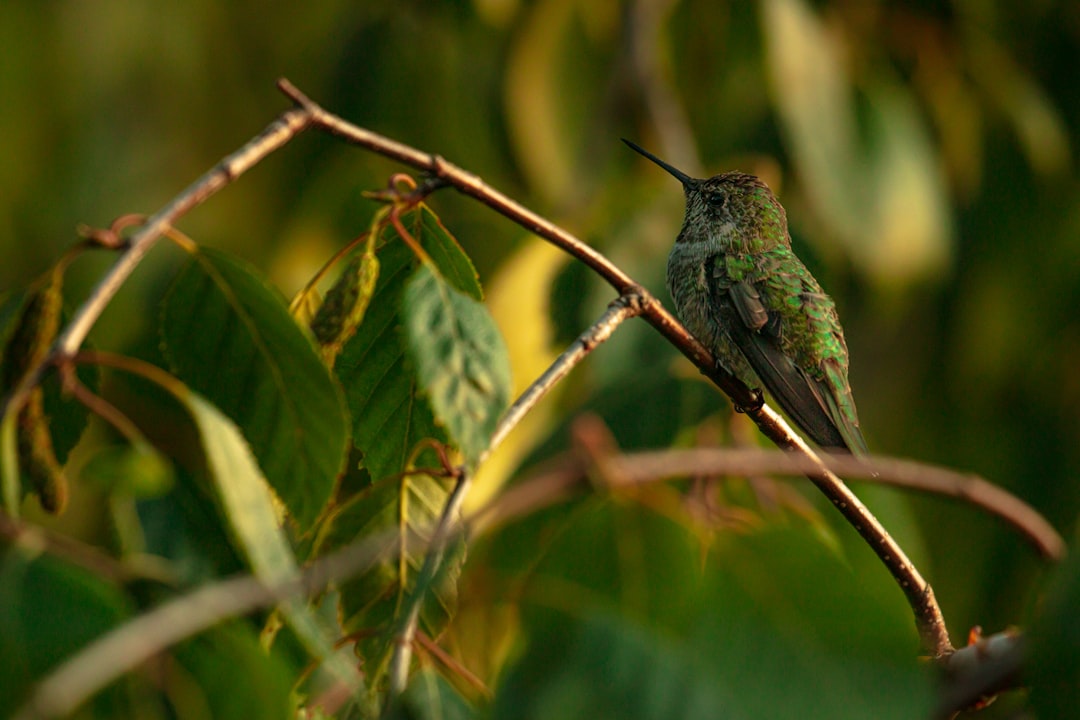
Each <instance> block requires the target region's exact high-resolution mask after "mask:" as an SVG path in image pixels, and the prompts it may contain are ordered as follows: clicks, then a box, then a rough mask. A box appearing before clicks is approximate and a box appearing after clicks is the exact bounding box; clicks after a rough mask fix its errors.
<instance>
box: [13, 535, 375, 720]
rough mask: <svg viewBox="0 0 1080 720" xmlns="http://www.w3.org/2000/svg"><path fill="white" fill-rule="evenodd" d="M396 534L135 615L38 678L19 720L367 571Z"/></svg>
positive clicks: (69, 703) (75, 702) (70, 705)
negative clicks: (221, 626)
mask: <svg viewBox="0 0 1080 720" xmlns="http://www.w3.org/2000/svg"><path fill="white" fill-rule="evenodd" d="M395 540H396V533H394V532H383V533H380V534H378V535H375V536H368V537H365V538H363V539H362V540H358V541H356V542H354V543H352V544H350V545H347V546H345V547H344V548H342V549H341V550H339V551H337V552H335V553H333V554H331V555H327V556H326V557H324V558H322V559H320V560H318V561H316V562H315V563H313V564H312V565H310V566H309V567H308V568H306V569H305V570H304V571H303V572H302V573H301V574H300V575H299V577H297V578H295V579H291V580H289V581H286V582H282V583H279V584H275V585H267V584H266V583H264V582H263V581H261V580H260V579H259V578H257V577H255V576H253V575H241V576H237V577H233V578H228V579H226V580H221V581H219V582H215V583H211V584H208V585H204V586H202V587H200V588H198V589H196V590H193V591H191V592H189V593H188V594H186V595H181V596H180V597H177V598H175V599H173V600H169V601H167V602H165V603H162V604H161V605H159V606H157V607H155V608H154V609H152V610H149V611H147V612H144V613H142V614H141V615H138V616H136V617H134V618H132V619H131V620H129V621H128V622H126V623H124V624H123V625H121V626H119V627H117V628H115V629H114V630H111V631H109V632H107V633H105V634H104V635H102V636H101V637H99V638H97V639H96V640H94V641H93V642H91V643H90V644H89V645H87V646H86V647H84V648H83V649H82V650H80V651H79V652H78V653H76V654H75V655H73V656H71V657H70V658H68V659H67V660H65V661H64V662H63V663H62V664H60V665H59V666H57V667H56V668H54V669H53V670H52V671H51V672H50V673H49V675H48V676H46V677H45V678H44V679H42V680H41V681H40V682H39V683H38V684H37V686H36V687H35V689H34V691H33V693H32V694H31V696H30V698H29V699H28V700H27V702H26V703H25V704H24V705H23V707H22V708H21V709H20V711H19V712H18V713H17V714H16V715H15V716H14V717H15V718H16V719H17V720H31V719H32V718H48V717H59V716H66V715H70V714H71V713H73V712H74V711H75V710H76V709H78V707H79V706H80V705H81V704H82V703H84V702H85V701H86V700H88V699H89V698H90V697H91V696H93V695H94V694H96V693H97V692H99V691H100V690H101V689H102V688H104V687H106V686H107V685H108V684H109V683H111V682H113V681H115V680H116V679H117V678H119V677H120V676H121V675H123V674H125V673H127V672H129V671H131V670H133V669H134V668H136V667H137V666H138V665H140V664H141V663H144V662H146V661H147V660H149V659H150V658H152V657H154V656H155V655H157V654H159V653H161V652H164V651H165V650H167V649H168V648H169V647H171V646H173V645H175V644H177V643H179V642H182V641H183V640H185V639H187V638H189V637H191V636H193V635H197V634H198V633H200V632H203V631H204V630H208V629H210V628H212V627H213V626H215V625H217V624H218V623H221V622H223V621H225V620H227V619H229V618H233V617H239V616H242V615H246V614H248V613H250V612H253V611H255V610H259V609H261V608H268V607H272V606H274V605H276V604H278V603H279V602H282V601H284V600H287V599H289V598H292V597H296V596H299V595H303V594H310V593H314V592H317V591H319V590H322V589H323V588H325V587H326V586H327V585H329V584H330V583H331V582H334V581H336V580H341V579H345V578H349V577H352V576H354V575H356V574H358V573H361V572H363V571H365V570H367V569H369V568H371V567H372V566H373V565H374V564H375V563H376V562H378V561H379V560H380V559H381V558H383V557H385V556H386V554H387V553H388V552H394V551H395Z"/></svg>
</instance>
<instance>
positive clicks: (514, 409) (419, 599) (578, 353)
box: [388, 288, 641, 702]
mask: <svg viewBox="0 0 1080 720" xmlns="http://www.w3.org/2000/svg"><path fill="white" fill-rule="evenodd" d="M640 312H641V303H640V296H639V295H638V293H637V292H636V288H635V289H633V290H631V292H629V293H627V294H625V295H621V296H619V297H618V298H616V299H615V300H614V301H613V302H612V303H611V304H610V305H609V306H608V309H607V310H606V311H605V312H604V314H603V315H602V316H601V317H600V319H599V320H597V321H596V322H595V323H593V324H592V325H591V326H590V327H589V328H588V329H587V330H586V331H585V332H583V333H582V334H581V335H579V336H578V338H577V340H575V341H574V342H573V343H572V344H571V345H570V347H568V348H567V349H566V350H565V351H564V352H563V353H562V354H561V355H560V356H559V357H558V358H556V359H555V362H553V363H552V364H551V366H550V367H549V368H548V369H547V370H545V371H544V373H543V374H542V375H541V376H540V377H539V378H537V379H536V380H535V381H534V382H533V383H532V384H531V385H529V387H528V388H526V390H525V392H523V393H522V394H521V396H520V397H519V398H518V399H517V400H516V401H515V402H514V404H513V405H511V406H510V408H509V409H507V411H506V412H505V413H503V416H502V418H501V419H500V421H499V424H498V426H497V427H496V429H495V432H494V433H493V434H492V436H491V440H490V442H489V443H488V448H487V450H486V451H485V452H484V453H483V454H482V455H481V457H480V460H479V461H478V462H483V459H484V458H486V457H487V456H488V455H489V454H490V453H491V452H492V451H493V450H494V449H495V448H496V447H497V446H498V445H499V444H500V443H501V442H502V441H503V440H504V439H505V438H506V436H507V435H508V434H510V431H511V430H513V429H514V427H516V426H517V424H518V423H519V422H521V419H522V418H523V417H525V415H526V414H527V413H528V412H529V410H531V409H532V408H533V407H534V406H535V405H536V403H538V402H540V400H541V399H543V397H544V396H545V395H546V394H547V393H548V391H550V390H551V388H553V387H554V386H555V384H556V383H557V382H558V381H559V380H560V379H562V378H563V377H565V376H566V375H567V374H568V373H569V372H570V371H571V370H572V369H573V368H574V367H576V366H577V365H578V364H580V363H581V361H582V360H584V359H585V358H586V357H587V356H588V354H589V353H591V352H592V351H593V350H594V349H595V348H596V347H597V346H598V345H600V344H601V343H603V342H604V341H605V340H607V339H608V338H609V337H611V334H612V333H613V332H615V328H617V327H618V326H619V325H620V324H622V323H623V321H625V320H626V319H628V318H631V317H634V316H635V315H637V314H639V313H640ZM469 484H470V477H469V474H468V472H467V471H465V470H462V473H461V477H460V479H459V480H458V484H457V486H456V487H455V488H454V491H453V493H451V495H450V497H449V498H448V499H447V501H446V505H445V506H444V507H443V511H442V514H441V515H440V517H439V522H438V525H437V526H436V528H435V532H434V533H433V534H432V538H431V548H432V551H431V552H430V553H429V554H428V556H427V557H426V558H425V559H424V565H423V567H422V568H421V570H420V574H419V575H418V576H417V580H416V585H415V590H414V591H413V594H412V595H411V596H410V598H409V601H408V605H407V606H406V608H405V612H404V613H402V616H401V617H402V621H401V623H400V624H399V630H398V632H397V633H396V634H395V646H394V655H393V657H392V658H391V660H390V695H391V698H392V697H393V696H396V695H400V694H401V693H402V692H404V691H405V686H406V684H407V682H408V670H409V662H410V660H411V658H412V644H413V640H414V638H415V637H416V633H417V626H418V624H419V620H420V608H421V606H422V605H423V601H424V594H425V593H426V592H427V587H428V585H430V584H431V581H432V580H433V579H434V577H435V575H436V573H437V572H438V571H439V567H440V566H441V564H442V561H443V557H444V555H445V546H446V545H447V544H448V543H449V542H450V540H451V538H453V537H455V536H456V535H457V534H458V533H460V532H461V530H460V528H461V526H462V523H461V522H460V520H459V519H458V515H459V513H460V510H461V504H462V502H464V499H465V495H466V493H467V492H468V489H469ZM389 701H390V700H389V699H388V702H389Z"/></svg>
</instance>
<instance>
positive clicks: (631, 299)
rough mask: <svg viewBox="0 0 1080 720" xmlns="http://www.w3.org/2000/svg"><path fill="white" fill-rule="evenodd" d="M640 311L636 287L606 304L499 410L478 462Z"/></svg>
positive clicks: (640, 295)
mask: <svg viewBox="0 0 1080 720" xmlns="http://www.w3.org/2000/svg"><path fill="white" fill-rule="evenodd" d="M641 312H642V294H641V292H640V288H636V287H635V288H633V289H631V290H630V291H629V292H627V293H625V294H623V295H620V296H619V297H618V298H616V299H615V300H614V301H612V303H611V304H610V305H608V308H607V310H606V311H605V312H604V314H603V315H602V316H601V317H600V319H599V320H597V321H596V322H595V323H593V324H592V325H591V326H590V327H589V328H588V329H586V330H585V332H583V333H581V335H579V336H578V338H577V339H576V340H575V341H574V342H573V343H571V345H570V347H568V348H567V349H566V350H564V351H563V353H562V354H561V355H559V357H557V358H556V359H555V362H553V363H552V364H551V366H550V367H549V368H548V369H547V370H545V371H544V373H543V374H542V375H541V376H540V377H538V378H537V379H536V380H535V381H534V382H533V383H532V384H531V385H529V387H528V388H527V389H526V390H525V392H523V393H522V394H521V397H519V398H518V399H517V400H515V401H514V404H513V405H511V406H510V408H509V409H508V410H507V411H506V412H505V413H503V416H502V419H501V420H500V421H499V425H498V426H497V427H496V428H495V432H494V434H493V435H492V436H491V442H490V444H489V445H488V449H487V451H486V452H485V453H484V455H482V456H481V461H483V459H484V458H486V457H487V456H488V455H489V454H490V453H491V452H492V451H494V450H495V448H497V447H498V446H499V445H500V444H501V443H502V441H503V440H504V439H506V436H507V435H509V434H510V431H511V430H513V429H514V428H515V427H516V426H517V424H518V423H519V422H521V419H522V418H524V417H525V415H527V414H528V412H529V411H530V410H532V409H533V407H535V406H536V404H537V403H538V402H540V401H541V400H542V399H543V398H544V396H545V395H547V393H548V391H550V390H551V388H553V387H554V386H555V384H556V383H557V382H559V381H560V380H562V379H563V378H564V377H566V376H567V375H568V374H569V373H570V371H571V370H573V369H574V368H575V367H577V365H578V364H580V363H581V361H582V360H584V359H585V357H586V356H587V355H588V354H589V353H591V352H592V351H593V350H595V349H596V347H597V346H598V345H600V344H601V343H603V342H604V341H606V340H607V339H608V338H610V337H611V334H612V333H613V332H615V328H617V327H618V326H619V325H621V324H622V323H623V322H624V321H626V320H628V319H630V318H632V317H635V316H636V315H639V314H640V313H641Z"/></svg>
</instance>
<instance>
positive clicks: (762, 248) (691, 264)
mask: <svg viewBox="0 0 1080 720" xmlns="http://www.w3.org/2000/svg"><path fill="white" fill-rule="evenodd" d="M623 142H625V143H626V144H627V145H629V146H630V147H631V148H632V149H633V150H635V151H636V152H638V153H640V154H642V155H644V156H645V157H647V158H648V159H649V160H651V161H653V162H654V163H656V164H657V165H659V166H660V167H662V168H663V169H664V170H666V171H667V172H668V173H670V174H671V175H673V176H674V177H675V179H677V180H678V181H679V182H681V183H682V186H683V192H684V193H685V195H686V215H685V217H684V218H683V224H682V229H681V230H679V235H678V237H677V238H675V245H674V247H672V248H671V253H670V254H669V255H668V262H667V287H668V291H669V292H670V293H671V297H672V299H673V300H674V301H675V314H676V315H677V316H678V318H679V320H680V321H681V322H682V324H683V325H684V326H686V329H687V330H689V331H690V333H691V334H692V335H693V336H694V337H696V338H697V339H698V340H699V341H700V342H701V344H702V345H704V346H705V347H706V348H708V349H709V351H710V352H711V353H712V354H713V356H714V357H715V358H716V360H717V362H718V363H720V365H722V366H723V367H724V368H725V369H726V370H728V371H729V372H730V373H732V374H733V375H734V376H735V377H737V378H739V379H740V380H741V381H742V382H743V383H745V384H746V385H747V386H749V387H751V388H762V387H764V389H765V390H767V391H768V392H769V394H771V395H772V396H773V397H774V398H775V399H776V402H777V403H779V405H780V407H781V408H783V410H784V412H785V413H787V415H788V416H789V417H790V418H791V419H792V420H793V421H794V422H795V424H796V425H798V426H799V427H800V428H801V429H802V430H803V432H805V433H806V434H807V435H808V436H809V437H810V438H811V439H812V440H813V441H814V442H816V443H817V444H818V445H819V446H821V447H822V448H823V449H826V450H832V451H840V452H850V453H855V454H865V453H866V452H867V449H866V441H865V440H864V439H863V436H862V431H861V430H860V429H859V417H858V414H857V412H856V410H855V400H854V398H853V397H852V395H851V385H850V384H849V383H848V349H847V343H846V342H844V331H843V329H842V328H841V327H840V318H839V316H838V314H837V312H836V304H835V303H834V302H833V301H832V298H830V297H829V296H828V295H826V294H825V292H824V291H823V290H822V289H821V285H820V284H818V281H817V280H816V279H815V278H814V276H813V275H811V274H810V271H809V270H807V269H806V266H805V265H803V263H802V261H801V260H799V258H798V257H796V255H795V253H794V252H793V251H792V249H791V235H790V234H789V233H788V226H787V214H786V213H785V212H784V208H783V206H782V205H781V204H780V202H779V201H778V200H777V199H776V196H775V195H773V192H772V190H770V189H769V186H768V185H766V184H765V183H764V182H763V181H762V180H761V179H760V178H758V177H756V176H754V175H749V174H746V173H741V172H727V173H721V174H719V175H714V176H713V177H711V178H708V179H705V180H699V179H697V178H692V177H690V176H689V175H687V174H686V173H684V172H682V171H681V170H679V169H677V168H675V167H674V166H672V165H670V164H668V163H666V162H664V161H663V160H661V159H660V158H658V157H656V156H655V155H653V154H652V153H650V152H648V151H647V150H644V149H642V148H641V147H638V146H637V145H635V144H634V143H632V142H630V141H629V140H625V139H624V140H623Z"/></svg>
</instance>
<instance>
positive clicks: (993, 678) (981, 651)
mask: <svg viewBox="0 0 1080 720" xmlns="http://www.w3.org/2000/svg"><path fill="white" fill-rule="evenodd" d="M1027 655H1028V640H1027V637H1026V636H1025V635H1022V634H1021V633H1019V632H1016V631H1014V630H1006V631H1005V632H1001V633H998V634H996V635H991V636H988V637H978V636H976V639H975V640H974V641H973V642H972V643H971V644H969V645H967V646H966V647H962V648H960V649H959V650H957V651H956V652H955V653H953V654H952V655H951V656H950V657H949V658H948V659H947V660H946V661H945V664H944V665H945V678H944V682H943V688H942V691H941V694H940V696H939V698H938V703H937V707H936V708H934V712H933V714H932V715H931V717H932V718H934V720H949V718H954V717H956V714H957V713H959V712H960V711H961V710H966V709H969V708H971V707H972V706H976V705H979V704H985V703H987V702H988V701H989V700H991V699H992V698H994V697H995V696H996V695H998V694H999V693H1002V692H1004V691H1006V690H1012V689H1014V688H1017V687H1020V686H1021V685H1022V683H1023V671H1024V662H1025V660H1026V659H1027Z"/></svg>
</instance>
